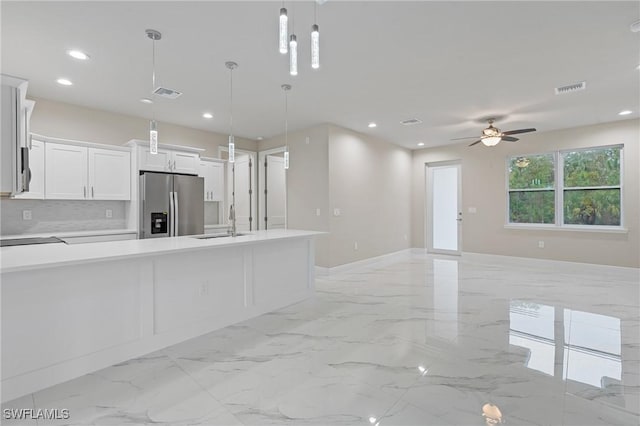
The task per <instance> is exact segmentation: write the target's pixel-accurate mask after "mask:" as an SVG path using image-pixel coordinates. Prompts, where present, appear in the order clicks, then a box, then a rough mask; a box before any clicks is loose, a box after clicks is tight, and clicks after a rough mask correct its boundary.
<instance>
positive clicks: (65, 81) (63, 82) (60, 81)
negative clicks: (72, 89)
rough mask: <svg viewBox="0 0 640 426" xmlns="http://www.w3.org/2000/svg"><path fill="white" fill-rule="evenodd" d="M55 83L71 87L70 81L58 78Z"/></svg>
mask: <svg viewBox="0 0 640 426" xmlns="http://www.w3.org/2000/svg"><path fill="white" fill-rule="evenodd" d="M56 81H57V82H58V84H60V85H62V86H71V85H72V84H73V83H72V82H71V80H67V79H66V78H59V79H57V80H56Z"/></svg>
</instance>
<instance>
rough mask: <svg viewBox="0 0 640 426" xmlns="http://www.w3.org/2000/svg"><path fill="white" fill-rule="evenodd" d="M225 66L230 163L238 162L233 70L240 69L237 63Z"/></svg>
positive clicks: (227, 63) (226, 63)
mask: <svg viewBox="0 0 640 426" xmlns="http://www.w3.org/2000/svg"><path fill="white" fill-rule="evenodd" d="M224 65H225V66H226V67H227V68H228V69H229V110H230V114H229V162H230V163H233V162H235V161H236V144H235V138H234V137H233V70H235V69H236V68H238V64H237V63H235V62H231V61H229V62H225V63H224Z"/></svg>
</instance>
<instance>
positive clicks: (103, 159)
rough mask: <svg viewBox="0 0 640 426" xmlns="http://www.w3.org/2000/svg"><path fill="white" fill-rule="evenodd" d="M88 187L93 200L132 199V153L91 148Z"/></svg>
mask: <svg viewBox="0 0 640 426" xmlns="http://www.w3.org/2000/svg"><path fill="white" fill-rule="evenodd" d="M88 186H89V188H90V194H89V195H90V197H89V198H91V199H93V200H129V199H131V153H129V152H127V151H114V150H111V149H101V148H89V185H88Z"/></svg>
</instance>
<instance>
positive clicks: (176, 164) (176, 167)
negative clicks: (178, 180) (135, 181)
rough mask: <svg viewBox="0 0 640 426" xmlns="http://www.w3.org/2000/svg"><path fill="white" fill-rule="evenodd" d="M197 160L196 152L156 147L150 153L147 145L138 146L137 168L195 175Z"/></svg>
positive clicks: (198, 159) (196, 172)
mask: <svg viewBox="0 0 640 426" xmlns="http://www.w3.org/2000/svg"><path fill="white" fill-rule="evenodd" d="M199 161H200V156H199V155H198V153H197V152H188V151H178V150H173V149H166V148H158V153H157V154H152V153H151V151H150V150H149V147H148V146H146V147H145V146H138V169H139V170H146V171H150V172H168V173H183V174H189V175H197V174H198V163H199Z"/></svg>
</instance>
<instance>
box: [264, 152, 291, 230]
mask: <svg viewBox="0 0 640 426" xmlns="http://www.w3.org/2000/svg"><path fill="white" fill-rule="evenodd" d="M286 150H287V148H286V147H285V146H279V147H277V148H272V149H267V150H264V151H260V152H258V167H256V172H257V173H258V191H257V192H258V204H257V206H258V217H259V219H260V220H258V225H257V226H256V229H264V215H263V211H262V201H263V197H262V194H264V179H263V178H262V176H264V161H265V159H266V157H267V155H272V154H278V153H280V152H285V151H286ZM287 178H288V173H286V171H285V174H284V200H285V206H284V227H285V229H287V227H288V225H289V217H288V213H289V209H288V207H289V198H288V191H287V188H288V181H287Z"/></svg>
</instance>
